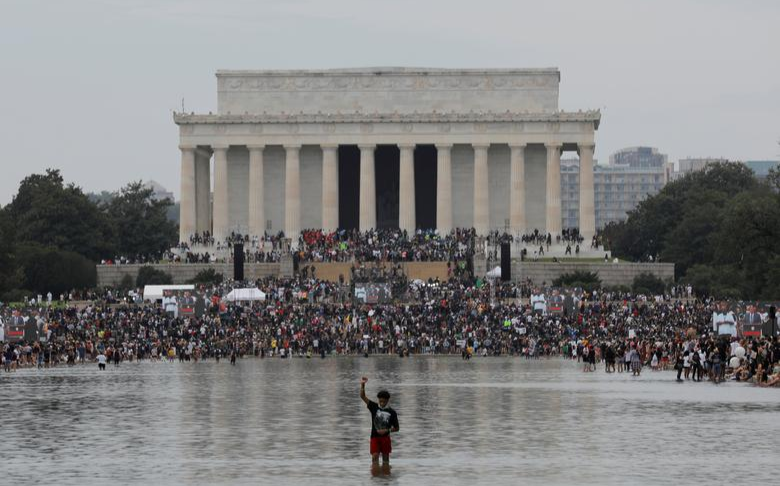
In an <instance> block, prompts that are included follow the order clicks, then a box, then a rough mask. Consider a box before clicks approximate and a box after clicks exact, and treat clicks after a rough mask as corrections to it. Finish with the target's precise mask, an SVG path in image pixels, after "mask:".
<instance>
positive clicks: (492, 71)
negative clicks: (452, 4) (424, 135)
mask: <svg viewBox="0 0 780 486" xmlns="http://www.w3.org/2000/svg"><path fill="white" fill-rule="evenodd" d="M458 74H463V75H533V74H557V75H558V76H559V77H560V70H559V69H558V68H556V67H544V68H426V67H400V66H376V67H362V68H336V69H283V70H277V69H219V70H217V72H216V75H217V77H233V76H242V77H243V76H343V75H350V76H361V75H363V76H376V75H403V76H408V75H433V76H435V75H445V76H452V75H458Z"/></svg>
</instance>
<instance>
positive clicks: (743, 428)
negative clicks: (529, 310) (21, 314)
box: [0, 357, 780, 484]
mask: <svg viewBox="0 0 780 486" xmlns="http://www.w3.org/2000/svg"><path fill="white" fill-rule="evenodd" d="M362 375H366V376H368V377H369V378H370V381H369V384H368V387H367V393H368V395H369V396H370V397H371V398H374V397H375V396H376V393H377V391H378V390H379V389H381V388H387V389H388V390H389V391H390V393H391V395H392V399H391V406H392V407H393V408H394V409H395V410H396V411H397V412H398V414H399V420H400V424H401V431H400V432H399V433H398V434H394V435H393V451H394V452H393V457H392V462H393V464H394V470H393V471H392V474H390V470H389V469H387V470H385V469H382V466H381V465H380V466H379V467H377V468H374V467H372V466H371V460H370V456H369V432H370V427H371V425H370V423H369V414H367V413H366V411H365V405H364V404H363V402H362V401H361V400H360V398H359V396H358V393H359V385H358V380H359V377H360V376H362ZM0 390H2V392H3V393H2V395H0V407H1V408H2V410H3V417H2V430H3V437H4V452H3V455H2V461H3V476H2V477H3V481H2V482H3V484H16V483H23V484H34V483H39V482H41V483H46V484H48V483H52V482H56V483H57V484H84V483H105V482H111V483H121V484H124V483H151V482H155V483H164V484H172V483H179V484H181V483H196V484H215V483H217V484H225V483H231V484H235V483H239V484H258V483H274V484H296V483H297V484H300V483H304V482H310V481H319V482H326V483H336V482H338V483H339V484H364V483H365V482H366V481H368V480H373V479H376V480H379V481H380V482H385V481H387V482H389V483H392V484H419V483H422V482H426V483H430V482H434V481H439V482H442V481H446V484H469V483H474V482H479V483H489V482H492V483H495V484H503V483H513V484H517V483H519V482H524V483H548V484H549V483H555V484H563V483H566V484H571V483H574V482H576V483H579V484H593V483H599V484H636V483H649V482H658V481H659V480H661V479H665V480H668V479H672V480H677V481H678V482H681V483H691V482H693V481H696V482H700V481H707V480H716V479H717V480H718V481H720V482H737V481H738V480H739V481H765V482H775V480H776V477H775V476H774V474H775V473H776V468H775V459H774V458H775V457H776V451H777V450H778V447H780V424H779V423H778V420H777V419H776V417H777V416H778V415H777V413H778V412H780V400H778V398H780V395H778V393H780V392H779V391H778V390H777V389H759V388H753V387H750V386H745V385H740V384H736V383H726V384H724V385H721V386H719V387H716V386H713V385H709V384H706V383H701V384H692V383H683V384H678V383H675V382H674V376H673V373H672V372H668V373H663V372H662V373H646V374H643V375H642V376H641V377H639V378H632V377H631V376H629V375H628V374H610V375H607V374H605V373H587V374H584V373H582V372H581V371H580V368H579V367H578V366H577V365H576V363H572V362H569V361H564V360H557V359H553V360H549V361H545V360H540V361H526V360H524V359H513V358H485V359H480V358H478V359H473V360H471V361H468V362H464V361H462V360H460V359H459V358H447V357H437V358H430V357H413V358H409V359H399V358H393V357H381V358H379V357H372V358H370V359H364V358H336V359H326V360H303V359H293V360H280V359H265V360H255V359H247V360H244V361H241V362H239V363H238V366H236V367H231V366H230V365H229V364H228V363H220V364H216V363H213V362H206V363H198V364H193V363H188V364H179V363H171V364H168V363H141V364H136V363H133V364H127V365H122V366H121V367H119V368H116V369H114V368H109V370H108V371H106V372H102V373H98V371H97V367H96V366H94V367H93V366H81V367H79V366H77V367H72V368H65V367H63V368H57V369H53V370H46V371H37V370H23V371H19V372H17V373H15V374H7V375H6V374H2V375H0ZM750 437H761V440H754V441H749V442H748V443H745V441H744V438H750ZM692 444H695V447H692ZM694 474H695V475H694ZM373 477H375V478H373ZM372 478H373V479H372Z"/></svg>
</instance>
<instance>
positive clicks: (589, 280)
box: [553, 270, 601, 292]
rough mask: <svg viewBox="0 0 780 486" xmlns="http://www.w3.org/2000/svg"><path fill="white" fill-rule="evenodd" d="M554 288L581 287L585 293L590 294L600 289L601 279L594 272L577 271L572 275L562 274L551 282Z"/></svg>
mask: <svg viewBox="0 0 780 486" xmlns="http://www.w3.org/2000/svg"><path fill="white" fill-rule="evenodd" d="M553 286H555V287H581V288H582V289H583V290H585V291H587V292H592V291H594V290H596V289H598V288H601V279H600V278H599V274H598V273H596V272H585V271H581V270H577V271H576V272H572V273H564V274H562V275H561V276H560V277H558V278H556V279H555V280H553Z"/></svg>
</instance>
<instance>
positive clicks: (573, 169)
mask: <svg viewBox="0 0 780 486" xmlns="http://www.w3.org/2000/svg"><path fill="white" fill-rule="evenodd" d="M668 165H669V164H668V158H667V156H666V155H665V154H662V153H659V152H658V149H656V148H652V147H631V148H626V149H623V150H620V151H618V152H615V153H614V154H612V155H611V156H610V157H609V164H608V165H599V164H598V163H594V166H593V185H594V187H593V190H594V203H595V206H596V227H597V228H603V227H604V226H605V225H606V224H607V223H609V222H611V221H623V220H625V219H626V217H627V213H628V212H629V211H631V210H632V209H634V208H635V207H636V206H637V204H639V202H640V201H642V200H643V199H645V198H646V197H648V196H650V195H654V194H657V193H658V192H659V191H660V190H661V188H663V186H664V185H665V184H666V182H667V180H668ZM579 181H580V174H579V162H578V161H577V159H573V160H572V159H564V160H561V210H562V213H563V227H564V228H578V227H579V198H580V191H579Z"/></svg>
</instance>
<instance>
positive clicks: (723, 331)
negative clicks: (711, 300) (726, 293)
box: [712, 301, 737, 336]
mask: <svg viewBox="0 0 780 486" xmlns="http://www.w3.org/2000/svg"><path fill="white" fill-rule="evenodd" d="M712 330H713V331H715V332H716V333H717V334H718V335H720V336H724V335H727V334H728V335H731V336H736V335H737V320H736V318H735V317H734V313H733V312H731V311H730V310H729V309H728V306H727V304H726V302H725V301H721V302H719V303H718V310H717V311H715V312H713V313H712Z"/></svg>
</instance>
